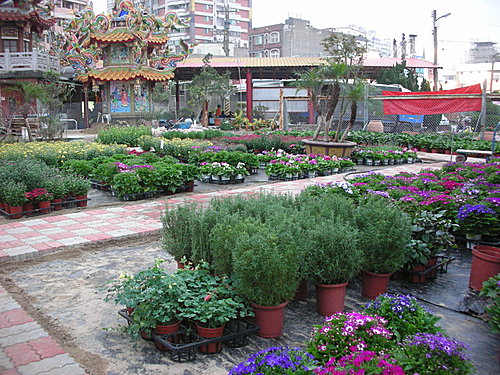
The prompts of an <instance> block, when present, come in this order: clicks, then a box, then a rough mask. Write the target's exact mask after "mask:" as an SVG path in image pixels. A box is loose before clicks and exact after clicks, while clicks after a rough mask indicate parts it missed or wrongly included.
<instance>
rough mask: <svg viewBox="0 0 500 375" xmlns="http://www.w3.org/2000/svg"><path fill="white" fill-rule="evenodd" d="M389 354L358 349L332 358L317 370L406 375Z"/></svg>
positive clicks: (327, 374) (335, 374)
mask: <svg viewBox="0 0 500 375" xmlns="http://www.w3.org/2000/svg"><path fill="white" fill-rule="evenodd" d="M395 362H396V361H395V360H394V358H391V356H390V355H389V354H380V353H376V352H374V351H370V350H363V351H359V352H358V351H356V352H354V353H351V354H349V355H346V356H343V357H340V358H338V359H337V358H331V359H330V360H329V361H328V362H326V363H325V365H324V366H323V367H322V368H320V369H318V370H316V371H315V373H316V374H318V375H340V374H343V375H348V374H349V375H351V374H352V375H355V374H392V375H404V374H405V372H404V371H403V369H402V368H401V366H399V365H398V364H396V363H395Z"/></svg>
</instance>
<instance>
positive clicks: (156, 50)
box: [65, 0, 192, 121]
mask: <svg viewBox="0 0 500 375" xmlns="http://www.w3.org/2000/svg"><path fill="white" fill-rule="evenodd" d="M186 26H187V25H186V24H185V23H183V22H182V21H181V20H180V19H179V18H178V17H177V15H176V14H175V13H174V12H169V13H167V14H166V15H165V16H163V17H162V18H159V17H157V16H155V15H151V14H148V13H147V12H146V11H145V10H144V9H143V8H142V7H138V8H137V9H136V8H134V6H133V4H132V3H131V2H130V1H128V0H116V3H115V6H114V8H113V12H112V14H111V15H109V16H106V15H103V14H98V15H94V12H93V11H92V10H91V9H85V10H84V11H83V12H82V13H79V14H77V15H76V17H75V19H74V20H72V22H71V23H70V24H69V25H68V26H67V27H66V29H65V32H66V34H67V36H68V38H69V39H68V41H67V46H66V53H65V60H66V61H67V62H68V63H69V64H70V65H71V66H72V67H73V68H74V69H75V70H76V75H77V79H78V80H79V81H80V82H82V83H84V84H85V85H86V87H91V88H92V91H93V92H95V93H100V97H101V98H102V112H103V113H106V114H111V116H112V117H113V118H116V119H124V120H132V121H134V120H137V119H138V118H140V117H141V116H142V115H143V114H144V113H147V112H151V111H152V110H153V108H152V101H151V94H152V89H153V87H154V84H155V83H157V82H166V81H168V80H169V79H171V78H172V77H173V76H174V70H175V68H176V65H177V63H178V62H179V61H182V60H183V59H185V58H186V57H187V56H188V55H189V54H190V53H191V51H192V46H189V45H187V44H186V43H184V42H183V41H181V46H182V52H181V53H180V54H173V53H171V52H170V50H169V48H168V46H167V42H168V40H169V33H170V32H171V30H179V29H180V28H182V27H186Z"/></svg>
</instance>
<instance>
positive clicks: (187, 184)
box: [184, 181, 194, 193]
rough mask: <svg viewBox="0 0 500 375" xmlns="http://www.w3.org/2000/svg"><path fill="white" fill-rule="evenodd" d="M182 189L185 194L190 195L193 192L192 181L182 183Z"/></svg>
mask: <svg viewBox="0 0 500 375" xmlns="http://www.w3.org/2000/svg"><path fill="white" fill-rule="evenodd" d="M184 188H185V189H184V191H185V192H186V193H192V192H193V191H194V181H186V182H185V183H184Z"/></svg>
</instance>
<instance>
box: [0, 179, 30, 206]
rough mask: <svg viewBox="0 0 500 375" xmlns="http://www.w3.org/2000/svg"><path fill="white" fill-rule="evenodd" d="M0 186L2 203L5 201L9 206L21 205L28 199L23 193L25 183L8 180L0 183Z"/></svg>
mask: <svg viewBox="0 0 500 375" xmlns="http://www.w3.org/2000/svg"><path fill="white" fill-rule="evenodd" d="M2 188H3V193H2V196H3V199H4V203H7V204H8V205H9V206H12V207H16V206H22V205H23V204H24V203H26V202H27V201H28V199H27V198H26V197H25V195H24V193H25V192H26V184H24V183H22V182H16V181H12V180H9V181H7V182H4V183H3V184H2Z"/></svg>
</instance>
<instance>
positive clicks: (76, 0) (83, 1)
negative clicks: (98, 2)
mask: <svg viewBox="0 0 500 375" xmlns="http://www.w3.org/2000/svg"><path fill="white" fill-rule="evenodd" d="M88 4H89V0H54V17H55V18H56V20H57V22H56V25H55V31H56V32H62V30H63V27H64V24H65V23H67V22H70V21H71V20H72V19H73V18H74V17H75V13H77V12H81V11H82V10H84V9H85V8H86V7H87V6H88Z"/></svg>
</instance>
